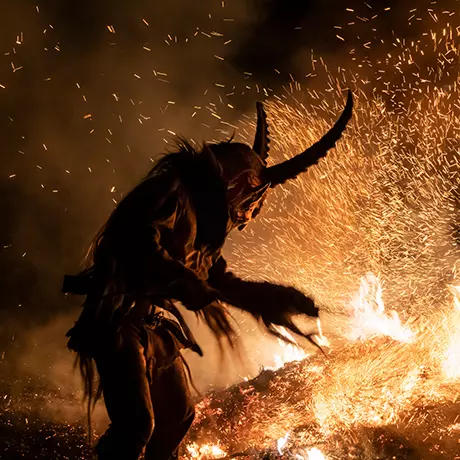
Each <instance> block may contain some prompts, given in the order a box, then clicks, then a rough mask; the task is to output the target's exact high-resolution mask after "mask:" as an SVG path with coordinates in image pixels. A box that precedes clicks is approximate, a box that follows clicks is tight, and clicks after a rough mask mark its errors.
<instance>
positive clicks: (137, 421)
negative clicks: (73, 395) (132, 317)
mask: <svg viewBox="0 0 460 460" xmlns="http://www.w3.org/2000/svg"><path fill="white" fill-rule="evenodd" d="M120 334H121V339H122V344H121V346H120V347H119V348H118V349H116V350H108V351H104V352H103V353H101V354H100V355H99V356H98V357H97V359H96V364H97V369H98V373H99V378H100V381H101V385H102V390H103V395H104V401H105V405H106V408H107V413H108V415H109V418H110V421H111V424H110V426H109V429H108V430H107V432H106V433H105V434H104V435H103V436H102V437H101V439H100V441H99V443H98V445H97V447H96V451H97V453H98V458H99V460H106V459H107V460H118V459H119V460H137V459H138V458H139V456H140V454H141V452H142V450H143V449H144V447H145V446H146V444H147V443H148V441H149V439H150V437H151V435H152V432H153V429H154V416H153V408H152V401H151V396H150V385H149V382H148V379H147V369H146V359H145V355H144V347H143V345H142V341H141V337H140V334H139V331H138V330H137V329H136V328H133V327H126V328H122V330H121V332H120Z"/></svg>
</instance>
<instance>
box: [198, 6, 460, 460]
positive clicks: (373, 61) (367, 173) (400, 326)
mask: <svg viewBox="0 0 460 460" xmlns="http://www.w3.org/2000/svg"><path fill="white" fill-rule="evenodd" d="M437 8H438V7H436V6H435V3H433V4H432V5H430V9H429V10H428V11H426V12H423V11H422V9H417V11H416V9H413V11H411V12H410V14H409V13H408V17H411V18H412V17H415V18H416V19H414V20H413V21H415V20H417V24H420V28H421V30H420V31H417V32H416V31H415V30H414V36H413V37H411V39H410V40H409V39H407V38H404V37H401V38H398V37H397V36H396V35H395V36H394V37H393V38H392V39H391V42H389V43H388V42H387V37H379V36H378V34H379V32H378V30H377V28H375V27H373V26H372V27H373V28H372V33H371V32H370V30H369V31H368V32H369V33H370V36H375V39H376V44H377V45H378V46H380V44H382V48H383V47H384V45H383V44H384V40H383V38H385V41H386V43H388V44H389V50H386V51H385V52H384V53H383V54H381V55H380V54H378V52H377V51H376V53H377V54H378V55H377V54H376V55H372V54H366V55H365V56H364V57H363V56H361V58H362V59H361V58H360V56H359V51H358V49H357V48H356V49H353V50H351V51H350V56H352V61H353V63H354V64H353V65H355V64H356V66H355V67H354V68H353V69H352V70H351V71H350V72H349V73H347V71H346V70H344V69H343V67H340V68H339V69H338V70H337V71H335V70H333V69H334V65H332V64H331V63H329V65H328V63H327V62H326V60H324V61H323V60H322V59H320V58H319V57H317V56H313V55H312V63H313V64H314V65H313V71H311V73H309V74H308V75H309V78H308V80H307V84H306V85H305V88H303V87H302V86H303V82H294V81H293V82H292V85H290V87H289V88H287V89H286V92H285V94H282V95H280V96H279V97H277V96H275V97H270V100H269V101H268V102H267V104H266V105H267V112H268V118H269V120H270V133H271V140H272V143H271V146H272V149H271V157H270V161H273V162H274V163H276V162H277V161H278V160H280V159H284V158H288V157H292V156H293V154H294V153H297V152H299V151H302V150H304V148H305V147H306V146H307V145H311V144H312V143H313V142H315V141H316V140H317V139H318V138H319V137H320V135H321V134H322V133H324V132H325V129H327V127H328V126H330V120H331V118H334V117H335V115H336V113H337V112H338V111H339V109H340V108H341V107H342V104H343V92H342V91H343V89H345V88H348V87H349V88H351V89H352V90H353V92H354V94H355V96H356V98H355V100H356V109H355V111H354V117H353V120H352V122H351V123H350V125H349V127H348V128H347V131H346V133H345V136H344V137H343V138H342V139H341V141H340V142H339V143H338V144H337V146H336V148H335V149H334V150H333V151H331V152H330V153H329V154H328V156H327V157H326V158H324V159H322V160H321V161H320V163H319V165H317V166H315V167H314V168H311V170H309V172H308V173H306V174H305V175H303V176H302V178H300V179H299V181H298V182H296V185H295V186H286V187H285V188H282V189H277V190H275V191H274V193H275V194H276V195H277V196H276V198H277V202H282V203H286V206H287V207H289V212H288V213H284V212H283V213H279V214H278V213H277V212H275V211H277V210H271V212H272V214H270V213H268V212H267V220H266V223H267V224H268V225H269V227H267V229H265V228H264V225H265V223H263V222H261V221H258V222H257V223H255V225H259V226H260V227H262V228H259V229H257V230H258V232H261V233H262V232H264V231H266V232H267V234H270V235H271V236H273V238H272V239H271V240H270V244H269V245H268V244H267V245H266V246H261V245H256V249H254V251H255V252H254V253H251V250H252V249H251V245H242V246H241V247H242V249H241V251H242V254H241V255H242V257H241V260H244V261H246V260H248V259H250V260H251V261H254V262H253V263H251V264H247V263H243V264H241V265H240V266H239V267H238V272H239V273H240V274H241V275H242V276H248V277H251V276H253V275H254V267H257V273H258V275H260V276H261V277H263V278H266V279H269V280H273V281H276V282H280V281H281V282H283V283H286V284H292V285H296V286H302V287H303V289H304V290H305V292H308V293H311V294H312V295H313V296H314V297H315V300H316V301H317V302H318V304H319V305H320V306H321V307H323V306H324V309H323V311H326V312H327V313H328V314H329V315H330V317H331V318H333V320H334V321H335V323H333V324H332V327H333V329H332V332H333V333H331V334H329V331H330V330H331V328H330V327H329V328H328V326H329V325H328V324H327V323H326V322H324V327H325V330H326V331H327V335H328V337H329V338H331V343H332V345H333V348H331V352H330V353H328V355H327V358H324V357H323V356H320V355H319V354H318V355H310V356H305V355H304V354H303V352H302V351H301V350H300V349H299V348H298V347H295V346H292V345H286V344H285V343H283V344H281V343H280V344H279V346H280V347H281V353H277V358H276V359H275V361H276V368H278V372H277V373H275V377H270V378H272V380H270V381H269V382H268V383H267V382H266V380H264V379H263V378H262V379H261V380H260V381H257V382H255V383H254V385H253V386H252V387H251V386H249V387H245V389H244V394H243V392H234V393H232V394H231V395H230V396H229V400H230V401H231V404H230V403H229V402H228V401H225V403H226V404H225V407H226V408H233V407H235V406H236V407H237V409H235V410H234V409H232V411H233V412H232V415H229V416H228V417H229V418H228V419H226V418H225V417H226V414H225V412H224V413H223V414H219V415H217V417H219V423H220V426H219V432H220V433H221V436H222V437H223V438H225V442H226V444H225V445H227V444H228V445H229V446H232V445H234V444H233V443H234V439H236V438H238V440H242V441H241V444H244V447H243V448H242V450H245V449H250V448H257V449H258V452H261V451H264V449H271V450H272V452H275V453H276V451H278V453H279V454H280V455H283V456H285V457H287V458H296V459H299V460H300V459H303V460H307V459H308V460H318V459H324V458H325V455H326V454H327V455H328V456H329V455H330V456H331V458H332V457H333V458H393V457H394V458H406V457H400V456H399V455H403V454H400V453H399V452H393V453H392V454H391V455H387V454H382V452H381V451H380V452H378V453H377V452H374V450H373V449H374V447H370V445H371V444H372V442H371V437H372V436H371V435H370V434H372V435H374V434H376V433H378V434H379V435H380V434H381V433H386V432H391V433H392V434H391V436H393V434H395V433H396V436H395V437H396V438H397V439H399V436H401V438H402V439H404V440H407V443H408V445H409V446H417V449H418V446H422V445H425V446H428V447H427V450H426V451H425V452H423V454H421V455H420V456H418V458H434V457H435V456H436V458H438V457H437V455H438V454H439V456H442V458H454V455H448V454H446V452H447V451H449V453H452V454H458V441H459V438H458V432H459V428H458V427H459V420H458V413H459V403H458V391H459V390H458V388H459V382H460V358H459V357H460V286H454V287H452V286H451V287H449V284H456V281H457V280H458V277H457V276H456V266H457V265H458V261H459V260H460V244H459V238H458V234H455V232H453V231H452V230H453V229H458V227H459V226H460V220H459V212H458V209H459V198H458V196H459V195H458V190H460V162H459V159H458V158H459V157H458V146H459V141H458V133H459V132H460V106H459V105H458V97H459V93H460V84H459V82H460V70H459V69H460V68H459V67H458V62H460V26H459V25H458V18H457V16H456V15H454V14H453V12H452V14H449V15H447V14H446V11H443V10H441V9H439V8H438V11H436V12H435V10H436V9H437ZM447 13H448V12H447ZM359 14H361V13H359ZM369 14H370V13H369ZM375 14H377V13H375ZM357 15H358V13H357ZM357 17H358V16H357ZM430 18H431V19H430ZM433 18H435V19H433ZM359 19H360V20H362V16H359ZM431 20H432V21H434V22H429V27H425V25H424V24H425V22H424V21H431ZM371 22H372V21H369V24H370V23H371ZM356 23H357V24H359V22H358V21H356ZM427 23H428V22H427ZM349 24H353V27H355V25H354V24H355V22H354V21H351V22H350V23H349ZM366 24H367V21H366ZM441 24H442V27H441ZM362 27H366V25H363V26H362ZM422 29H423V30H422ZM345 30H347V27H345V25H343V30H342V32H341V36H342V35H343V36H344V37H345V36H346V34H345V32H344V31H345ZM348 30H351V26H350V29H348ZM418 32H421V33H418ZM360 37H361V38H362V35H361V33H360ZM361 38H360V39H361ZM360 69H363V72H364V73H360V72H361V70H360ZM364 69H365V70H364ZM373 85H374V86H373ZM243 124H244V125H245V126H244V129H243V131H244V132H245V133H247V134H248V139H249V137H250V136H252V130H247V129H246V128H247V127H248V126H247V122H246V121H243ZM276 155H278V157H276ZM283 211H284V210H283ZM248 238H250V237H248ZM237 251H238V249H237ZM237 255H238V254H237ZM266 261H270V262H269V263H266ZM363 275H364V276H363ZM452 296H453V306H452ZM350 299H351V301H350ZM385 305H386V307H387V308H385ZM337 318H339V319H337ZM336 326H337V327H336ZM318 329H319V331H320V334H319V335H320V337H321V336H322V331H321V329H320V328H318ZM297 359H300V361H298V362H296V361H297ZM283 364H284V367H280V366H282V365H283ZM248 384H249V385H250V382H248ZM242 395H243V396H242ZM232 398H233V399H232ZM223 405H224V404H223V403H222V406H223ZM236 420H237V421H236ZM227 424H228V425H227ZM221 427H225V428H222V429H221ZM228 427H230V428H228ZM227 432H228V433H231V436H230V435H228V436H227V435H226V434H225V433H227ZM222 433H223V434H222ZM287 433H289V435H287ZM226 436H227V437H226ZM449 436H450V441H451V443H452V444H451V445H450V446H448V448H446V449H445V450H444V451H442V449H441V448H440V447H439V445H441V444H443V443H444V442H445V439H446V438H449ZM377 437H378V436H377ZM207 439H208V438H207ZM360 439H361V441H360ZM427 440H428V441H427ZM358 443H361V447H362V450H361V451H359V452H358V453H356V452H353V453H352V454H350V451H347V449H348V448H349V449H350V450H352V449H354V448H355V447H356V445H357V444H358ZM397 444H398V448H399V444H400V443H399V441H398V440H397ZM443 445H444V446H445V445H446V444H443ZM310 446H321V449H322V450H319V449H318V448H317V447H313V448H312V447H310ZM323 446H325V447H324V448H323ZM239 448H240V445H239V444H238V449H239ZM375 449H376V448H375ZM449 449H450V450H449ZM230 451H231V449H229V452H230ZM258 458H259V457H258ZM260 458H262V457H260Z"/></svg>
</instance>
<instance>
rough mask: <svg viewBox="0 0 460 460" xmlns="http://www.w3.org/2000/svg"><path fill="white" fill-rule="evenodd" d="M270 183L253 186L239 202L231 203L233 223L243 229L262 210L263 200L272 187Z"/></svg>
mask: <svg viewBox="0 0 460 460" xmlns="http://www.w3.org/2000/svg"><path fill="white" fill-rule="evenodd" d="M270 185H271V184H270V183H269V182H268V183H265V184H262V185H259V186H258V187H255V188H252V190H251V191H250V193H249V194H245V196H244V197H242V198H241V199H240V200H238V202H235V201H233V203H234V204H233V205H232V203H229V205H230V209H231V216H232V221H233V224H234V225H235V226H236V227H237V228H238V230H243V229H244V228H245V227H246V225H247V224H248V222H249V221H251V220H252V219H253V218H254V217H255V216H257V215H258V214H259V212H260V209H261V207H262V204H263V202H264V201H265V198H266V196H267V193H268V190H269V189H270Z"/></svg>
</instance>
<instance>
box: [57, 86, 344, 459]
mask: <svg viewBox="0 0 460 460" xmlns="http://www.w3.org/2000/svg"><path fill="white" fill-rule="evenodd" d="M352 106H353V101H352V96H351V93H349V94H348V100H347V104H346V107H345V110H344V112H343V113H342V115H341V117H340V118H339V120H338V121H337V122H336V124H335V125H334V127H333V128H332V129H331V130H330V131H329V132H328V133H327V134H326V135H325V136H324V137H323V138H322V139H321V140H320V141H319V142H317V143H316V144H314V145H313V146H312V147H310V148H309V149H307V150H306V151H305V152H303V153H301V154H299V155H297V156H296V157H294V158H293V159H291V160H288V161H285V162H283V163H281V164H278V165H275V166H272V167H267V165H266V160H267V157H268V150H269V138H268V129H267V122H266V115H265V112H264V109H263V106H262V104H258V105H257V110H258V121H257V131H256V138H255V142H254V146H253V148H251V147H249V146H248V145H245V144H241V143H235V142H231V139H230V141H228V142H221V143H219V144H208V145H206V144H205V145H204V147H203V148H202V149H201V150H200V151H197V150H196V149H194V148H193V147H192V146H191V145H190V144H189V143H188V142H186V141H184V140H180V141H179V142H178V149H177V151H176V152H175V153H170V154H168V155H166V156H164V157H163V158H162V159H160V160H159V161H158V162H157V163H156V165H155V166H154V168H153V169H152V170H151V171H150V173H149V174H148V175H147V177H146V178H145V179H144V180H143V181H142V182H141V183H140V184H139V185H138V186H137V187H136V188H135V189H134V190H132V191H131V192H130V193H129V194H128V195H127V196H126V197H125V198H124V199H123V200H122V201H121V202H120V204H119V205H118V206H117V208H116V209H115V210H114V211H113V213H112V214H111V216H110V217H109V218H108V220H107V222H106V223H105V225H104V226H103V228H102V229H101V231H100V232H99V234H98V235H97V236H96V238H95V240H94V243H93V244H92V246H91V248H90V251H89V253H88V257H87V268H86V269H85V270H84V271H83V272H82V273H80V274H79V275H77V276H76V277H71V276H70V277H69V276H68V277H66V279H65V283H64V291H65V292H71V293H76V294H84V295H86V296H87V297H86V302H85V304H84V308H83V311H82V313H81V315H80V317H79V319H78V321H77V322H76V324H75V326H74V327H73V328H72V329H71V330H70V331H69V332H68V336H69V343H68V346H69V348H70V349H71V350H74V351H76V352H77V355H78V359H79V364H80V369H81V372H82V375H83V377H84V381H85V393H86V395H87V397H88V399H89V404H88V410H89V411H90V410H91V403H92V402H94V401H96V400H97V399H98V398H99V397H100V396H101V395H102V394H103V395H104V400H105V404H106V407H107V411H108V414H109V417H110V420H111V425H110V427H109V429H108V431H107V432H106V434H105V435H104V436H103V437H102V438H101V440H100V441H99V443H98V446H97V452H98V455H99V458H100V459H101V460H104V459H110V460H114V459H123V460H131V459H133V460H135V459H138V457H139V455H140V454H141V452H142V450H143V449H144V448H145V456H146V457H145V458H146V459H155V460H163V459H169V458H174V457H175V456H176V455H177V450H178V447H179V444H180V442H181V440H182V439H183V437H184V436H185V434H186V432H187V430H188V429H189V427H190V425H191V423H192V421H193V417H194V407H193V403H192V399H191V396H190V391H189V387H188V384H187V375H186V372H185V369H187V367H186V365H185V367H184V364H185V362H184V360H183V359H181V354H180V350H181V349H183V348H191V349H192V350H194V351H195V352H197V353H199V354H202V350H201V348H200V346H199V345H198V344H197V342H196V341H195V339H194V337H193V335H192V334H191V332H190V330H189V328H188V327H187V324H186V322H185V321H184V319H183V318H182V316H181V314H180V312H179V310H178V309H177V308H176V307H175V306H174V304H173V300H177V301H180V302H181V303H182V304H183V305H184V306H185V307H186V308H187V309H189V310H192V311H194V312H196V313H197V314H198V315H199V316H200V317H202V318H203V320H204V321H205V323H206V324H207V325H208V326H209V328H210V329H211V331H212V332H213V334H214V335H215V337H216V338H217V340H218V343H219V345H220V347H221V348H222V346H223V344H224V343H228V344H229V345H230V346H231V347H235V346H236V330H235V326H234V324H233V323H232V321H231V318H230V316H229V314H228V312H227V310H226V307H225V304H229V305H233V306H235V307H237V308H240V309H242V310H245V311H247V312H249V313H250V314H252V315H253V316H254V317H256V318H257V319H260V320H261V322H262V323H263V324H264V325H265V326H266V328H267V329H268V330H269V331H270V332H271V333H273V334H275V335H278V332H277V331H276V329H274V326H276V325H278V326H284V327H286V328H288V329H290V330H291V331H292V332H294V333H297V334H300V335H303V336H304V337H306V338H308V339H310V340H312V339H311V337H310V334H304V333H303V332H302V331H300V330H299V329H297V328H296V326H295V325H294V323H293V322H292V316H294V315H297V314H302V315H308V316H312V317H317V316H318V308H317V307H316V306H315V304H314V302H313V300H312V299H310V298H309V297H306V296H305V295H304V294H303V293H301V292H300V291H298V290H296V289H294V288H293V287H288V286H280V285H275V284H271V283H267V282H251V281H244V280H241V279H239V278H237V277H236V276H235V275H234V274H232V273H230V272H228V271H227V267H226V262H225V260H224V259H223V257H222V255H221V251H222V247H223V245H224V242H225V239H226V237H227V235H228V234H229V232H230V231H231V230H232V229H234V228H238V229H240V230H242V229H243V228H244V227H245V226H246V225H247V223H248V222H249V221H250V220H251V219H253V218H254V217H255V216H256V215H257V214H258V213H259V212H260V209H261V206H262V204H263V202H264V199H265V197H266V195H267V193H268V191H269V189H270V188H271V187H275V186H276V185H278V184H282V183H284V182H286V181H287V180H289V179H294V178H295V177H296V176H297V175H298V174H300V173H301V172H303V171H305V170H306V169H307V168H308V167H309V166H311V165H313V164H315V163H317V162H318V160H319V159H320V158H321V157H323V156H325V155H326V153H327V151H328V150H329V149H331V148H332V147H333V146H334V145H335V143H336V142H337V140H338V139H339V138H340V136H341V134H342V132H343V131H344V130H345V128H346V125H347V123H348V121H349V119H350V117H351V115H352ZM165 312H169V313H171V314H172V315H173V316H174V317H175V318H176V319H177V321H173V320H171V319H167V318H166V316H167V315H166V313H165ZM94 365H95V367H94ZM95 369H97V372H98V374H99V386H98V388H97V390H96V389H95V388H93V377H94V373H95ZM89 414H90V412H89Z"/></svg>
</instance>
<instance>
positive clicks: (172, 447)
mask: <svg viewBox="0 0 460 460" xmlns="http://www.w3.org/2000/svg"><path fill="white" fill-rule="evenodd" d="M151 394H152V402H153V409H154V411H155V429H154V431H153V434H152V437H151V438H150V441H149V443H148V445H147V448H146V450H145V459H146V460H168V459H170V458H175V455H176V454H177V451H178V448H179V445H180V443H181V441H182V440H183V439H184V437H185V435H186V434H187V431H188V430H189V428H190V426H191V425H192V422H193V419H194V417H195V407H194V404H193V400H192V395H191V393H190V389H189V386H188V382H187V377H186V374H185V369H184V363H183V362H182V360H181V358H180V357H179V358H177V359H176V360H175V361H174V363H173V365H172V366H170V367H169V368H167V369H164V370H162V371H161V372H159V373H158V375H157V376H156V379H155V381H154V382H152V388H151Z"/></svg>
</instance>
